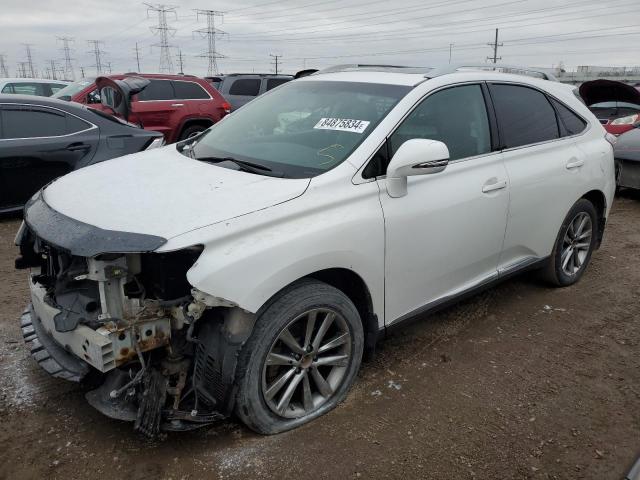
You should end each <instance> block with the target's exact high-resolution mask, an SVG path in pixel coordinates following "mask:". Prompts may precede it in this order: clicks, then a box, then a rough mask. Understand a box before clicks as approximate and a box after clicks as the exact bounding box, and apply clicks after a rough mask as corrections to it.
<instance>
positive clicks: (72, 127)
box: [66, 115, 91, 133]
mask: <svg viewBox="0 0 640 480" xmlns="http://www.w3.org/2000/svg"><path fill="white" fill-rule="evenodd" d="M89 127H91V125H90V124H88V123H87V122H85V121H84V120H80V119H79V118H78V117H74V116H73V115H67V129H66V133H76V132H81V131H82V130H86V129H87V128H89Z"/></svg>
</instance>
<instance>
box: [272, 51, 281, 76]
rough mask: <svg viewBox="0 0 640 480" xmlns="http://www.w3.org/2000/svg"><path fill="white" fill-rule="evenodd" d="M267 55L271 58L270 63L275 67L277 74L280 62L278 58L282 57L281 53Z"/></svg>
mask: <svg viewBox="0 0 640 480" xmlns="http://www.w3.org/2000/svg"><path fill="white" fill-rule="evenodd" d="M269 56H270V57H271V58H273V60H272V61H271V65H273V66H274V67H275V70H276V75H278V66H279V65H280V64H281V62H280V59H281V58H282V55H274V54H272V53H270V54H269Z"/></svg>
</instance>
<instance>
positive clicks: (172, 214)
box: [43, 145, 310, 239]
mask: <svg viewBox="0 0 640 480" xmlns="http://www.w3.org/2000/svg"><path fill="white" fill-rule="evenodd" d="M309 181H310V180H309V179H284V178H274V177H266V176H262V175H254V174H251V173H246V172H241V171H236V170H230V169H228V168H223V167H219V166H216V165H212V164H209V163H205V162H199V161H197V160H193V159H191V158H188V157H185V156H184V155H182V154H181V153H179V152H178V151H177V150H176V147H175V145H169V146H167V147H164V148H158V149H153V150H149V151H146V152H142V153H137V154H134V155H127V156H125V157H121V158H116V159H114V160H109V161H106V162H102V163H98V164H96V165H92V166H90V167H86V168H83V169H80V170H78V171H76V172H72V173H70V174H68V175H65V176H64V177H62V178H59V179H58V180H56V181H55V182H53V183H52V184H51V185H49V186H48V187H47V188H46V189H45V190H44V194H43V195H44V200H45V201H46V202H47V204H48V205H49V206H50V207H51V208H53V209H55V210H57V211H59V212H60V213H62V214H64V215H66V216H68V217H71V218H74V219H76V220H80V221H81V222H84V223H88V224H90V225H94V226H97V227H100V228H103V229H105V230H117V231H125V232H134V233H144V234H148V235H157V236H160V237H164V238H167V239H169V238H172V237H175V236H176V235H180V234H183V233H186V232H188V231H191V230H194V229H196V228H199V227H204V226H207V225H211V224H214V223H217V222H222V221H224V220H228V219H230V218H234V217H237V216H240V215H245V214H247V213H251V212H255V211H257V210H261V209H264V208H267V207H270V206H273V205H276V204H278V203H282V202H286V201H287V200H291V199H292V198H295V197H298V196H300V195H302V194H303V193H304V191H305V190H306V188H307V186H308V185H309Z"/></svg>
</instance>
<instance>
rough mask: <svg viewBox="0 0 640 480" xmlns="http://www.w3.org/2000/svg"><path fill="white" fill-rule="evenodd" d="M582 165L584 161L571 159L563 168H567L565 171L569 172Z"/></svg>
mask: <svg viewBox="0 0 640 480" xmlns="http://www.w3.org/2000/svg"><path fill="white" fill-rule="evenodd" d="M582 165H584V160H577V159H575V158H572V159H571V160H570V161H569V163H567V164H566V165H565V166H566V167H567V170H571V169H573V168H580V167H581V166H582Z"/></svg>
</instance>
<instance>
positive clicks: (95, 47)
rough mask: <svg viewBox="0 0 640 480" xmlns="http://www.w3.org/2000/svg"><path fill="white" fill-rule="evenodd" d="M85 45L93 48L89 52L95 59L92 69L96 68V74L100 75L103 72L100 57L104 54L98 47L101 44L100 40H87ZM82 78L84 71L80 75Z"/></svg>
mask: <svg viewBox="0 0 640 480" xmlns="http://www.w3.org/2000/svg"><path fill="white" fill-rule="evenodd" d="M87 43H88V44H89V45H91V46H93V50H91V51H89V53H93V55H94V57H95V59H96V64H95V65H94V67H95V68H96V74H98V75H102V72H103V71H104V66H103V64H102V55H104V52H103V51H102V50H101V49H100V45H101V44H102V43H103V42H102V40H87ZM82 76H83V77H84V71H83V73H82Z"/></svg>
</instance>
